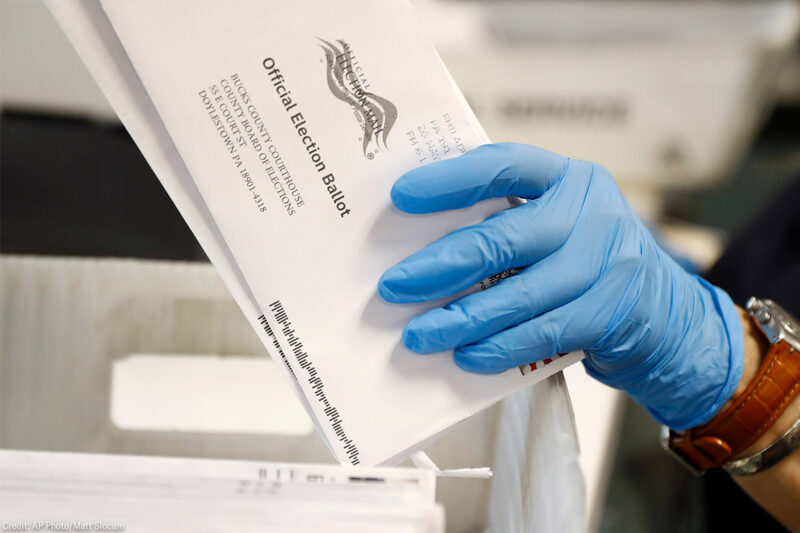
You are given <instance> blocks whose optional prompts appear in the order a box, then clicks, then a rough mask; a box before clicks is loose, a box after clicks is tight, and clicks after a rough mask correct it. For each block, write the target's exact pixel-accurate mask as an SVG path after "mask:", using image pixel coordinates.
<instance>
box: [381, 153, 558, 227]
mask: <svg viewBox="0 0 800 533" xmlns="http://www.w3.org/2000/svg"><path fill="white" fill-rule="evenodd" d="M568 161H569V160H568V159H567V158H564V157H561V156H560V155H556V154H554V153H552V152H548V151H547V150H543V149H542V148H536V147H535V146H528V145H525V144H516V143H500V144H486V145H484V146H480V147H478V148H476V149H474V150H471V151H469V152H467V153H465V154H464V155H462V156H459V157H456V158H453V159H446V160H444V161H437V162H435V163H431V164H429V165H425V166H423V167H419V168H416V169H414V170H412V171H410V172H407V173H406V174H404V175H403V176H401V177H400V178H399V179H398V180H397V181H396V182H395V184H394V186H393V187H392V192H391V196H392V202H393V203H394V205H395V206H396V207H397V208H398V209H400V210H401V211H405V212H407V213H414V214H420V213H432V212H435V211H443V210H446V209H458V208H462V207H469V206H471V205H473V204H475V203H477V202H480V201H481V200H486V199H488V198H499V197H503V196H518V197H521V198H538V197H539V196H541V195H542V194H543V193H544V192H545V191H546V190H547V189H549V188H550V187H551V186H553V185H554V184H555V183H556V182H557V181H558V180H559V179H560V178H561V177H562V176H563V175H564V173H565V171H566V169H567V165H568Z"/></svg>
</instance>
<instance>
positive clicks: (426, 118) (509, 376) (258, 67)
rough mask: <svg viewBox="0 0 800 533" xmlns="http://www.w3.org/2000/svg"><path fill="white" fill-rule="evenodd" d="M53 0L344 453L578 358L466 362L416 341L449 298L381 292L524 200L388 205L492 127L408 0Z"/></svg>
mask: <svg viewBox="0 0 800 533" xmlns="http://www.w3.org/2000/svg"><path fill="white" fill-rule="evenodd" d="M49 4H50V7H51V9H52V10H53V12H54V14H55V15H56V17H57V18H58V20H59V22H60V24H61V25H62V28H64V30H65V31H66V33H67V35H68V36H69V37H70V39H71V40H72V42H73V44H74V45H75V47H76V49H77V50H78V51H79V53H80V54H81V56H82V57H83V59H84V61H85V62H86V64H87V66H88V67H89V69H90V71H91V72H92V74H93V75H94V76H95V79H96V80H97V81H98V84H99V85H100V86H101V88H102V89H103V90H104V92H105V94H106V96H107V97H108V98H109V101H110V103H111V104H112V105H113V106H114V107H115V109H117V111H118V113H119V114H120V118H121V119H122V121H123V123H124V124H125V125H126V127H127V128H128V129H129V131H131V135H132V136H133V138H134V140H135V141H136V142H137V144H138V145H139V146H140V148H141V149H142V151H143V153H144V154H145V157H147V159H148V161H149V162H150V164H151V166H153V168H154V170H155V171H156V174H157V175H158V176H159V178H160V179H161V180H162V182H163V183H164V186H165V188H166V189H167V191H168V192H169V193H170V195H171V197H172V198H173V200H174V201H175V203H176V205H177V206H178V207H179V209H180V210H181V213H182V214H183V215H184V217H185V218H186V219H187V222H188V223H189V225H190V227H191V228H192V230H193V231H194V232H195V234H196V235H197V236H198V239H199V240H200V242H201V244H202V245H203V246H204V248H205V249H206V251H207V253H208V255H209V257H210V258H211V260H212V262H214V264H215V266H217V268H218V269H219V271H220V274H221V275H222V277H223V279H224V280H225V282H226V283H227V284H228V286H229V287H230V288H231V291H232V293H233V295H234V297H235V298H236V299H237V302H239V304H240V306H241V307H242V309H243V310H244V312H245V313H246V314H247V315H248V319H249V320H250V322H251V324H253V325H254V327H256V328H257V329H258V330H259V331H258V333H259V336H260V338H261V339H262V341H263V342H264V343H265V345H266V346H267V348H268V350H269V351H270V353H271V355H272V356H273V357H275V358H276V359H279V360H280V361H282V363H283V365H284V372H285V375H286V376H287V379H289V380H290V382H291V383H292V385H293V386H294V387H295V390H296V392H297V394H298V397H299V398H301V401H302V402H303V404H304V406H305V407H306V409H307V410H308V411H309V413H310V414H311V416H312V419H313V420H314V421H315V424H316V425H317V427H318V429H319V430H320V432H321V433H322V435H323V436H324V438H325V440H326V442H327V443H328V445H329V446H330V448H331V450H332V451H333V453H334V454H335V455H336V457H337V459H338V460H339V461H340V462H342V463H349V464H353V465H375V464H391V463H394V462H398V461H400V460H402V459H404V458H406V457H407V456H408V455H410V454H411V453H412V452H413V451H415V450H418V449H421V448H422V447H424V446H425V445H426V444H427V443H429V442H430V441H431V440H432V439H434V438H435V437H436V436H438V435H439V434H441V433H442V432H444V431H445V430H447V429H448V428H449V427H451V426H452V425H453V424H455V423H457V422H459V421H460V420H463V419H465V418H467V417H468V416H470V415H472V414H474V413H476V412H478V411H479V410H481V409H483V408H485V407H487V406H489V405H491V404H492V403H494V402H496V401H498V400H499V399H501V398H503V397H504V396H507V395H509V394H511V393H513V392H515V391H516V390H519V389H520V388H522V387H525V386H528V385H530V384H532V383H534V382H536V381H538V380H541V379H543V378H545V377H547V376H549V375H551V374H553V373H555V372H557V371H559V370H561V369H562V368H564V367H565V366H567V365H568V364H570V363H572V362H575V361H577V360H579V358H580V355H579V354H570V355H567V356H563V357H560V358H557V359H555V360H553V361H548V362H547V363H548V364H543V362H539V363H537V364H536V365H531V366H530V367H527V368H526V369H524V370H520V369H513V370H510V371H508V372H506V373H503V374H500V375H490V376H487V375H477V374H470V373H467V372H465V371H462V370H460V369H459V368H458V367H457V366H456V365H455V364H454V363H453V360H452V353H440V354H433V355H429V356H419V355H416V354H414V353H412V352H410V351H408V350H406V349H405V347H404V346H403V345H402V343H401V341H400V334H401V332H402V329H403V327H404V326H405V324H406V323H407V322H408V321H409V320H410V319H411V318H413V317H414V316H416V315H418V314H421V313H422V312H424V311H426V310H427V309H430V308H432V307H434V306H440V305H443V304H444V303H445V302H444V301H438V302H432V303H430V304H424V305H408V306H404V305H391V304H388V303H386V302H384V301H383V300H381V298H380V297H379V296H378V295H377V293H376V287H377V282H378V279H379V278H380V275H381V274H382V273H383V271H384V270H385V269H386V268H388V267H389V266H391V265H393V264H395V263H397V262H398V261H400V260H402V259H403V258H405V257H406V256H408V255H410V254H411V253H413V252H415V251H416V250H418V249H420V248H421V247H423V246H424V245H426V244H428V243H430V242H432V241H434V240H436V239H437V238H439V237H441V236H443V235H445V234H447V233H449V232H451V231H453V230H455V229H458V228H460V227H463V226H465V225H469V224H473V223H477V222H479V221H481V220H482V219H484V218H485V217H486V216H488V215H489V214H491V213H494V212H497V211H499V210H502V209H506V208H508V206H509V203H508V201H506V200H503V199H497V200H492V201H487V202H482V203H481V204H479V205H476V206H474V207H472V208H469V209H462V210H456V211H451V212H446V213H438V214H431V215H424V216H418V215H407V214H404V213H401V212H399V211H398V210H396V209H395V208H393V207H392V205H391V202H390V199H389V191H390V190H391V186H392V184H393V182H394V180H395V179H396V178H397V177H399V176H400V175H401V174H402V173H403V172H405V171H408V170H410V169H412V168H414V167H416V166H419V165H422V164H426V163H429V162H433V161H436V160H439V159H443V158H447V157H454V156H457V155H460V154H462V153H464V152H465V151H467V150H469V149H471V148H474V147H476V146H478V145H480V144H482V143H484V142H486V139H485V136H484V134H483V133H482V131H481V129H480V126H479V125H478V123H477V121H476V120H475V118H474V116H473V115H472V113H471V111H470V110H469V107H468V106H467V104H466V102H465V100H464V99H463V97H462V96H461V94H460V93H459V91H458V90H457V88H456V87H455V85H454V84H453V83H452V81H451V79H450V77H449V75H448V73H447V71H446V70H445V68H444V67H443V65H442V63H441V61H440V60H439V58H438V56H437V54H436V52H435V50H434V49H433V47H432V46H431V44H430V43H429V42H428V41H427V39H425V38H424V37H423V36H422V35H421V34H420V32H419V29H418V27H417V25H416V22H415V20H414V16H413V11H412V9H411V7H410V6H409V5H408V4H407V3H406V2H404V1H399V0H397V1H380V2H376V1H374V0H373V1H369V0H359V1H354V0H348V1H340V2H327V1H324V0H319V1H313V2H310V1H308V2H288V1H287V2H279V1H272V2H262V1H257V0H248V1H244V0H239V1H234V2H217V1H211V0H192V1H189V0H170V1H156V0H137V1H121V0H115V1H102V0H101V1H100V2H99V3H98V2H96V1H95V2H91V1H79V0H72V1H70V0H61V1H57V0H52V1H51V2H49ZM487 283H491V281H489V282H487Z"/></svg>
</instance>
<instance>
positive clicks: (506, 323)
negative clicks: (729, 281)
mask: <svg viewBox="0 0 800 533" xmlns="http://www.w3.org/2000/svg"><path fill="white" fill-rule="evenodd" d="M505 195H511V196H520V197H524V198H527V199H529V201H528V203H526V204H524V205H522V206H519V207H515V208H512V209H509V210H506V211H504V212H502V213H499V214H497V215H494V216H493V217H490V218H489V219H487V220H486V221H484V222H483V223H481V224H478V225H475V226H471V227H468V228H464V229H462V230H459V231H456V232H454V233H453V234H450V235H448V236H446V237H444V238H442V239H440V240H439V241H437V242H435V243H432V244H431V245H429V246H428V247H426V248H425V249H423V250H422V251H420V252H418V253H417V254H414V255H412V256H411V257H409V258H407V259H406V260H404V261H403V262H401V263H400V264H399V265H397V266H395V267H393V268H392V269H389V270H388V271H387V272H386V273H385V274H384V276H383V278H382V279H381V282H380V284H379V291H380V293H381V295H382V296H383V297H384V298H385V299H386V300H388V301H390V302H397V303H409V302H419V301H427V300H432V299H435V298H439V297H445V296H449V295H452V294H455V293H457V292H459V291H461V290H463V289H466V288H468V287H469V286H471V285H472V284H474V283H475V282H477V281H479V280H480V279H482V278H484V277H486V276H489V275H492V274H496V273H499V272H502V271H505V270H507V269H509V268H518V269H522V270H521V271H520V272H519V273H518V274H517V275H515V276H513V277H511V278H508V279H506V280H504V281H502V282H500V283H498V284H497V285H495V286H493V287H491V288H489V289H488V290H486V291H485V292H481V293H476V294H471V295H468V296H465V297H463V298H460V299H458V300H456V301H454V302H451V303H450V304H448V305H446V306H444V307H442V308H438V309H434V310H432V311H429V312H428V313H426V314H425V315H422V316H421V317H418V318H416V319H414V320H413V321H412V322H411V323H410V324H409V325H408V327H407V328H406V330H405V331H404V334H403V341H404V343H405V344H406V345H407V346H408V347H409V348H411V349H412V350H415V351H417V352H420V353H433V352H439V351H446V350H454V357H455V362H456V364H458V365H459V366H460V367H461V368H464V369H465V370H469V371H474V372H485V373H492V372H501V371H504V370H507V369H509V368H513V367H515V366H518V365H522V364H525V363H530V362H533V361H538V360H541V359H545V358H547V357H551V356H553V355H555V354H556V353H564V352H568V351H573V350H578V349H582V350H584V351H585V352H586V354H587V357H586V359H585V361H584V365H585V367H586V369H587V372H588V373H589V374H591V375H592V376H594V377H596V378H597V379H599V380H601V381H603V382H604V383H606V384H609V385H611V386H614V387H617V388H620V389H624V390H626V391H627V392H628V393H629V394H630V395H631V396H632V397H633V398H634V399H635V400H636V401H637V402H639V403H640V404H642V405H644V406H645V407H647V409H648V410H649V411H650V412H651V414H653V416H655V417H656V418H657V419H658V420H659V421H661V422H663V423H665V424H667V425H668V426H670V427H672V428H674V429H687V428H691V427H694V426H697V425H700V424H703V423H705V422H707V421H708V420H710V419H711V418H712V417H713V416H714V414H715V413H716V412H718V411H719V410H720V408H721V407H722V406H723V404H725V403H726V402H727V401H728V400H729V399H730V398H731V397H732V395H733V394H734V393H735V390H736V389H737V387H739V386H740V385H741V383H742V379H743V378H742V376H743V375H744V372H743V367H744V363H745V361H746V360H748V361H749V360H750V359H746V357H745V343H744V340H745V335H744V333H743V324H742V321H741V319H740V316H739V314H738V312H737V309H736V307H735V306H734V304H733V302H732V301H731V300H730V298H729V297H728V295H727V294H726V293H725V292H724V291H723V290H721V289H719V288H717V287H714V286H712V285H710V284H709V283H707V282H706V281H704V280H702V279H701V278H698V277H696V276H693V275H690V274H688V273H687V272H685V271H684V270H683V269H682V268H680V267H679V266H678V265H677V264H676V263H675V262H674V261H673V260H672V259H671V258H670V257H669V255H668V254H666V253H664V251H663V250H661V249H660V247H658V245H657V244H656V243H655V241H654V240H653V238H652V236H651V235H650V233H649V232H648V231H647V229H646V228H645V227H644V226H643V225H642V224H641V222H640V221H639V220H638V218H636V216H635V215H634V214H633V211H632V210H631V209H630V206H628V204H627V202H626V201H625V199H624V198H623V197H622V194H621V193H620V192H619V190H618V189H617V187H616V185H615V184H614V182H613V179H612V178H611V176H610V175H609V174H608V172H607V171H605V169H603V168H602V167H600V166H599V165H596V164H593V163H589V162H585V161H577V160H569V159H565V158H562V157H559V156H557V155H555V154H552V153H550V152H547V151H545V150H540V149H537V148H533V147H530V146H524V145H517V144H500V145H487V146H484V147H481V148H478V149H476V150H473V151H472V152H469V153H467V154H466V155H464V156H461V157H459V158H456V159H452V160H448V161H442V162H438V163H434V164H432V165H429V166H427V167H422V168H420V169H417V170H414V171H411V172H409V173H408V174H406V175H405V176H403V177H402V178H400V179H399V180H398V181H397V183H396V184H395V186H394V188H393V190H392V200H393V202H394V204H395V205H396V206H397V207H398V208H399V209H401V210H404V211H407V212H410V213H426V212H432V211H440V210H444V209H454V208H460V207H466V206H469V205H472V204H473V203H475V202H478V201H481V200H483V199H485V198H490V197H499V196H505ZM751 359H752V358H751ZM748 364H749V363H748ZM745 384H746V382H745ZM790 481H791V480H790ZM788 493H789V494H791V492H790V491H789V492H788ZM795 501H796V502H798V500H795Z"/></svg>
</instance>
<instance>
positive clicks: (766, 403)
mask: <svg viewBox="0 0 800 533" xmlns="http://www.w3.org/2000/svg"><path fill="white" fill-rule="evenodd" d="M747 313H748V314H749V315H750V316H751V317H752V319H753V321H754V322H755V323H756V324H757V325H758V327H759V329H760V330H761V331H762V332H763V333H764V335H765V336H766V337H767V340H768V341H769V342H770V347H769V350H768V351H767V355H766V357H764V360H763V361H762V363H761V367H760V368H759V369H758V373H757V374H756V376H755V377H754V378H753V380H752V381H751V382H750V384H749V386H748V387H747V389H745V391H744V392H743V393H742V394H741V395H740V396H739V397H738V398H737V399H736V401H734V402H733V404H732V405H730V406H729V407H727V408H725V409H724V410H722V411H721V412H719V413H718V414H717V415H716V416H715V417H714V418H713V419H712V420H711V421H710V422H708V423H706V424H704V425H702V426H699V427H695V428H691V429H688V430H685V431H673V430H670V429H669V428H666V427H664V428H662V434H661V442H662V445H663V446H664V448H665V449H666V450H668V451H669V452H671V453H672V454H673V455H674V456H675V457H676V458H677V459H678V460H679V461H680V462H682V463H683V464H685V465H686V466H687V467H688V468H689V469H690V470H691V471H692V472H694V473H695V474H697V475H700V474H702V473H703V472H705V471H706V470H709V469H711V468H719V467H722V468H725V469H726V470H728V471H729V472H731V473H732V474H736V475H745V474H753V473H755V472H758V471H762V470H764V469H766V468H768V467H769V466H771V465H773V464H775V463H777V462H778V461H780V460H781V459H782V458H783V457H785V456H786V455H788V454H789V453H791V452H792V451H793V450H794V449H795V448H796V447H797V446H798V445H800V423H795V424H794V425H793V426H792V427H791V428H790V429H789V430H788V431H787V432H786V433H785V434H784V435H783V436H781V437H780V438H779V439H778V440H777V441H775V442H774V443H772V444H771V445H770V446H768V447H767V448H765V449H763V450H761V451H759V452H758V453H756V454H754V455H752V456H750V457H744V458H740V457H739V456H740V455H741V453H742V452H743V451H744V450H745V449H747V448H748V447H749V446H751V445H752V444H753V443H754V442H755V441H756V440H758V438H759V437H761V436H762V435H763V434H764V433H765V432H766V431H767V430H768V429H769V428H770V427H771V426H772V425H773V424H774V423H775V420H777V419H778V417H779V416H780V415H781V413H783V411H784V410H785V409H786V407H787V406H788V405H789V404H790V403H791V401H792V400H793V399H794V397H795V396H797V394H798V392H800V322H798V321H797V319H795V318H794V317H792V316H791V315H790V314H789V313H787V312H786V311H785V310H784V309H782V308H781V307H780V306H779V305H778V304H776V303H775V302H773V301H771V300H759V299H757V298H750V300H749V301H748V302H747Z"/></svg>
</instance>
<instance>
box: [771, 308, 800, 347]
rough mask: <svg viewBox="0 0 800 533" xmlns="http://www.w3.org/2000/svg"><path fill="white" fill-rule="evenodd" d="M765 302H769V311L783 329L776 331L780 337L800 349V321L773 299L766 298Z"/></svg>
mask: <svg viewBox="0 0 800 533" xmlns="http://www.w3.org/2000/svg"><path fill="white" fill-rule="evenodd" d="M764 303H765V304H767V307H768V309H769V312H770V313H771V314H772V317H773V318H774V320H775V322H777V325H778V326H779V328H780V330H782V331H777V332H776V333H777V334H778V335H777V336H778V338H779V339H783V340H785V341H786V342H788V343H789V344H790V345H792V346H794V347H795V348H797V349H800V323H798V321H797V319H796V318H794V317H793V316H792V315H790V314H789V313H788V312H786V310H785V309H784V308H782V307H781V306H780V305H778V304H776V303H775V302H773V301H770V300H765V302H764Z"/></svg>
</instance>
